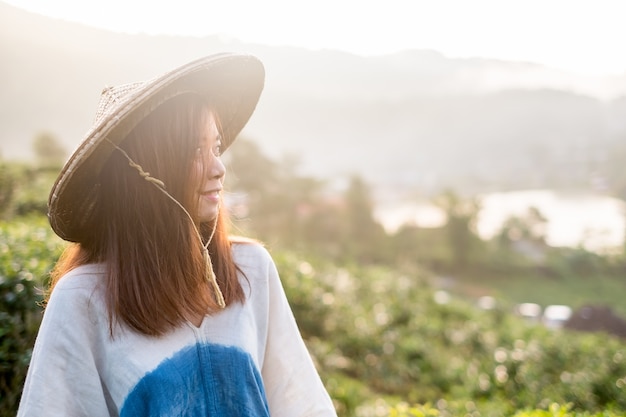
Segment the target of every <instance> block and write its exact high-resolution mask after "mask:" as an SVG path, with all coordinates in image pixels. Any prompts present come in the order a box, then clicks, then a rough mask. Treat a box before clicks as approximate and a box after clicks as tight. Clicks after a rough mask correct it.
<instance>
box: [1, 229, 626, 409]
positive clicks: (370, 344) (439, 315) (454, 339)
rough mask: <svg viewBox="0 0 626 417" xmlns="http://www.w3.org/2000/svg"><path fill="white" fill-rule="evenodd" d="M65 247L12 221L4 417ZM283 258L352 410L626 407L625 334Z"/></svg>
mask: <svg viewBox="0 0 626 417" xmlns="http://www.w3.org/2000/svg"><path fill="white" fill-rule="evenodd" d="M63 246H64V244H63V242H62V241H60V239H58V238H57V237H56V236H55V235H54V234H53V233H52V231H51V230H50V228H49V226H48V225H47V223H46V220H45V218H42V217H32V218H29V219H22V220H16V221H14V222H12V223H6V222H5V223H0V417H4V416H13V415H15V412H16V409H17V404H18V401H19V396H20V393H21V390H22V385H23V382H24V377H25V375H26V370H27V367H28V362H29V360H30V355H31V349H32V347H33V343H34V339H35V335H36V332H37V328H38V326H39V322H40V319H41V312H42V309H41V307H40V306H39V304H38V303H39V302H40V301H41V300H42V292H41V289H42V288H43V287H44V286H45V283H46V280H47V277H48V274H49V271H50V269H51V268H52V266H53V264H54V261H55V260H56V259H57V258H58V256H59V255H60V253H61V250H62V248H63ZM273 254H274V258H275V260H276V263H277V266H278V269H279V271H280V274H281V277H282V280H283V283H284V286H285V290H286V292H287V295H288V297H289V300H290V303H291V305H292V308H293V311H294V314H295V315H296V318H297V320H298V323H299V325H300V328H301V331H302V334H303V336H304V338H305V340H306V343H307V346H308V347H309V349H310V351H311V353H312V356H313V357H314V358H315V360H316V363H317V365H318V369H320V372H321V375H322V378H323V379H324V382H325V384H326V386H327V388H328V390H329V392H330V394H331V397H332V398H333V400H334V402H335V405H336V407H337V410H338V413H339V415H340V416H342V417H344V416H345V417H377V416H398V417H400V416H441V417H452V416H471V417H478V416H482V417H490V416H494V417H495V416H498V417H500V416H515V417H544V416H547V417H553V416H563V417H600V416H604V417H618V416H623V415H626V412H625V411H626V395H625V389H626V343H625V342H624V341H623V340H619V339H616V338H613V337H610V336H608V335H603V334H583V333H570V332H566V331H554V330H549V329H546V328H544V327H543V326H541V325H533V324H529V323H526V322H524V321H522V320H521V319H519V318H517V317H515V316H512V315H510V314H508V313H507V312H505V311H502V310H498V309H495V310H491V311H482V310H479V309H477V308H476V307H475V306H473V305H471V304H468V303H466V302H464V301H462V300H459V299H455V298H451V299H449V300H448V299H446V297H442V296H441V294H437V292H436V291H435V290H434V289H433V288H432V287H431V286H430V284H429V282H430V281H429V277H428V275H427V274H426V273H425V272H424V271H421V270H407V271H398V270H397V269H391V268H385V267H372V266H366V265H359V264H354V265H344V266H343V267H341V268H339V267H337V266H336V265H334V264H331V263H326V262H325V261H320V260H312V259H309V258H307V257H303V256H300V255H297V254H295V253H294V252H290V251H273ZM409 404H413V405H409Z"/></svg>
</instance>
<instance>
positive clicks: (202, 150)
mask: <svg viewBox="0 0 626 417" xmlns="http://www.w3.org/2000/svg"><path fill="white" fill-rule="evenodd" d="M221 145H222V142H221V135H220V132H219V129H218V127H217V122H216V120H215V116H214V115H213V113H212V112H209V114H208V117H207V119H206V129H205V133H204V135H203V136H202V138H201V140H200V144H199V145H198V149H196V155H195V161H194V164H193V178H194V180H195V181H194V182H195V183H196V184H198V187H197V188H196V194H197V198H198V219H199V220H200V222H209V221H212V220H214V219H215V218H216V217H217V214H218V211H219V204H220V199H221V192H222V184H223V182H224V175H225V173H226V170H225V167H224V164H223V163H222V160H221V158H220V152H221V149H220V148H221Z"/></svg>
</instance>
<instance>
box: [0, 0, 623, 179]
mask: <svg viewBox="0 0 626 417" xmlns="http://www.w3.org/2000/svg"><path fill="white" fill-rule="evenodd" d="M228 50H229V51H233V52H247V53H252V54H255V55H257V56H259V57H260V58H261V60H262V61H263V62H264V64H265V66H266V73H267V78H266V87H265V91H264V93H263V96H262V98H261V101H260V102H259V105H258V107H257V111H256V112H255V115H254V116H253V117H252V119H251V120H250V123H249V124H248V126H246V128H245V129H244V131H243V133H242V135H243V136H246V137H248V138H250V139H252V140H255V141H258V142H259V143H260V144H261V146H262V149H263V150H264V151H265V152H266V153H267V154H268V155H269V156H271V157H273V158H280V157H281V156H283V155H285V154H293V155H297V156H298V158H299V159H300V161H301V163H302V167H301V169H302V171H303V172H305V173H308V174H311V175H315V176H319V177H322V178H333V177H337V176H345V175H350V174H355V173H356V174H359V175H362V176H363V177H364V178H366V179H367V180H368V181H371V182H373V183H374V184H375V185H376V186H379V187H390V186H403V187H407V188H421V189H424V190H434V189H440V188H441V187H444V186H459V187H460V186H465V187H468V186H470V183H471V184H474V185H476V184H482V186H505V185H506V186H514V185H516V183H517V182H520V183H521V182H525V183H527V184H528V185H531V184H533V182H534V183H537V185H541V182H542V181H544V180H545V178H547V177H548V176H550V175H552V176H553V175H555V174H554V172H553V171H554V170H555V169H559V168H561V169H565V168H563V167H570V165H571V164H570V163H569V162H568V161H567V159H568V158H567V157H566V156H564V155H563V152H566V153H567V152H579V153H581V152H582V153H586V154H588V158H591V160H592V162H593V163H596V162H597V163H599V162H598V161H600V160H601V159H602V154H603V153H606V152H608V151H607V149H608V146H610V144H611V143H613V142H615V141H617V140H618V139H617V138H619V137H622V136H623V135H624V134H625V132H626V98H625V96H622V97H620V94H622V95H623V94H624V92H625V91H626V74H624V76H623V77H609V78H603V79H602V80H599V79H594V80H592V81H593V82H595V83H596V84H597V83H606V85H607V86H608V85H612V86H615V88H614V93H613V95H614V97H613V98H611V99H607V98H606V97H605V96H603V95H602V93H601V92H598V93H596V95H595V96H592V95H591V94H590V93H589V91H591V90H590V88H591V87H589V85H591V84H593V83H591V84H589V82H590V80H589V79H587V78H585V79H583V81H585V80H586V81H587V82H588V84H587V85H586V86H585V84H584V83H583V84H577V85H581V86H582V87H578V90H571V89H570V87H569V86H571V85H573V84H575V83H576V82H578V81H580V79H581V78H580V77H577V76H574V75H572V74H566V73H564V72H563V71H558V70H553V69H548V68H545V67H542V66H541V65H538V64H534V63H528V62H508V61H500V60H489V59H485V58H464V59H451V58H447V57H445V56H444V55H443V54H441V53H439V52H437V51H433V50H410V51H404V52H399V53H396V54H389V55H381V56H375V57H363V56H358V55H354V54H349V53H346V52H341V51H335V50H308V49H303V48H296V47H282V46H281V47H277V46H265V45H259V44H250V43H243V42H240V41H238V40H235V39H226V38H224V37H220V36H217V35H215V36H207V37H202V38H193V37H177V36H151V35H145V34H138V35H128V34H121V33H116V32H109V31H105V30H102V29H95V28H91V27H88V26H84V25H81V24H78V23H72V22H67V21H61V20H56V19H50V18H47V17H43V16H39V15H36V14H33V13H29V12H25V11H23V10H20V9H17V8H14V7H13V6H9V5H7V4H6V3H2V2H0V53H1V54H2V56H3V57H6V61H5V62H8V63H9V64H8V65H2V66H1V67H0V89H2V91H3V94H2V96H1V98H0V151H1V155H3V156H4V157H5V158H22V159H26V158H30V157H31V156H30V143H31V142H32V139H33V137H34V136H35V135H36V134H37V133H39V132H41V131H49V132H51V133H52V134H54V135H56V136H57V137H59V139H60V141H61V142H62V143H63V144H64V146H66V147H67V149H68V150H72V149H74V147H75V146H76V145H77V144H78V143H79V141H80V140H81V138H82V137H83V135H84V133H85V132H86V131H87V130H88V128H89V126H90V124H91V122H92V121H93V116H94V114H95V109H96V106H97V102H98V95H99V92H100V91H101V89H102V88H103V87H104V86H106V85H114V84H120V83H126V82H132V81H138V80H142V79H146V78H151V77H153V76H155V75H158V74H159V73H161V72H163V71H166V70H168V69H171V68H172V67H174V66H176V65H180V64H183V63H185V62H187V61H190V60H192V59H195V58H197V57H199V56H202V55H206V54H210V53H214V52H222V51H228ZM577 80H578V81H577ZM622 86H625V87H624V88H623V89H621V88H622ZM606 89H608V87H607V88H606ZM577 149H583V150H584V151H580V150H577ZM383 151H384V152H383ZM537 158H539V159H541V160H542V162H541V164H542V165H541V170H549V171H550V172H549V173H543V174H541V175H539V176H538V174H537V166H538V165H537V164H538V162H537ZM588 162H589V161H587V162H586V163H587V164H588ZM550 164H552V165H553V167H552V168H550V167H549V166H548V165H550ZM544 165H545V166H544ZM581 169H582V168H581ZM520 173H524V175H522V176H523V177H524V178H526V179H525V181H520V178H519V177H520V176H521V175H520ZM576 175H581V176H583V175H585V174H584V173H577V174H576ZM529 176H530V177H533V176H534V177H535V178H534V179H533V178H530V177H529ZM544 177H545V178H544ZM529 178H530V179H529Z"/></svg>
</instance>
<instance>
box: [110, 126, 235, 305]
mask: <svg viewBox="0 0 626 417" xmlns="http://www.w3.org/2000/svg"><path fill="white" fill-rule="evenodd" d="M106 140H107V142H109V143H110V144H111V145H112V146H113V147H114V148H115V149H117V150H118V151H120V152H121V153H122V155H124V157H125V158H126V159H128V165H130V166H131V167H132V168H135V169H136V170H137V171H138V172H139V175H140V176H141V177H142V178H143V179H144V180H146V181H148V182H149V183H151V184H153V185H154V186H155V187H156V188H157V189H158V190H159V191H161V192H162V193H163V194H165V195H166V196H167V197H168V198H169V199H170V200H172V201H173V202H174V203H176V205H177V206H178V207H180V208H181V210H182V211H183V212H184V213H185V214H186V215H187V217H188V218H189V221H191V224H192V225H193V228H194V230H195V232H196V236H197V237H198V240H199V241H200V245H201V246H202V257H203V259H204V264H205V269H206V276H207V279H208V281H209V283H210V284H211V286H212V287H213V294H214V296H215V301H217V304H218V305H219V306H220V308H225V307H226V302H225V301H224V295H223V294H222V290H221V289H220V287H219V285H218V284H217V277H216V276H215V272H214V271H213V262H212V261H211V256H209V243H210V242H211V240H212V239H213V235H215V229H216V228H217V219H216V221H215V222H213V227H212V229H211V234H210V236H209V239H208V240H207V241H206V243H203V242H202V235H201V234H200V230H199V229H198V226H197V225H196V222H194V221H193V218H192V217H191V214H189V212H188V211H187V209H186V208H185V207H183V205H182V204H181V203H180V202H179V201H178V200H176V199H175V198H174V197H172V195H171V194H170V193H168V192H167V190H166V189H165V184H164V183H163V181H161V180H160V179H158V178H154V177H152V176H151V175H150V173H149V172H146V171H144V169H143V168H142V166H141V165H139V164H137V163H136V162H135V161H133V160H132V158H131V157H130V156H129V155H128V154H127V153H126V151H125V150H124V149H122V148H120V147H119V146H117V145H116V144H115V143H113V142H111V141H110V140H109V139H108V138H107V139H106Z"/></svg>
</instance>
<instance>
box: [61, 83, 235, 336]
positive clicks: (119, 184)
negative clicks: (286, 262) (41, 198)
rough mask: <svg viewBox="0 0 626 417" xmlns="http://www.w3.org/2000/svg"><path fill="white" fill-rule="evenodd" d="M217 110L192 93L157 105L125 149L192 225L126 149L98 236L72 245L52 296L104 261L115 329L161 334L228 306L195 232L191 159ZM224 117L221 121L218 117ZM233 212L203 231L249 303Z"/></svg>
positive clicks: (225, 281)
mask: <svg viewBox="0 0 626 417" xmlns="http://www.w3.org/2000/svg"><path fill="white" fill-rule="evenodd" d="M209 114H210V105H209V104H208V102H207V101H206V100H205V99H204V98H203V97H201V96H199V95H196V94H185V95H181V96H178V97H176V98H173V99H170V100H168V101H167V102H165V103H164V104H162V105H160V106H159V107H157V108H156V109H155V110H154V111H153V112H152V113H150V114H149V115H148V116H147V117H146V118H145V119H143V121H142V122H141V123H140V124H139V125H138V126H137V127H135V128H134V129H133V130H132V131H131V132H130V134H129V135H128V136H127V138H126V139H125V140H124V141H123V142H122V144H121V145H120V147H121V148H123V149H124V150H125V151H126V153H127V154H128V156H130V158H132V160H133V161H134V162H136V163H137V164H139V165H140V166H141V167H142V168H143V170H144V171H145V172H148V173H150V176H151V177H154V178H157V179H159V180H161V181H163V183H164V184H165V187H166V188H165V189H166V191H167V192H168V193H169V194H170V195H171V196H172V197H174V198H175V199H176V200H177V201H178V202H180V203H181V204H182V205H183V206H184V207H185V209H187V211H188V213H189V214H190V215H191V218H190V217H189V216H187V215H186V214H185V212H184V211H183V210H182V209H181V208H180V207H179V206H178V205H177V204H175V203H174V202H173V201H171V200H170V199H169V198H168V197H167V196H166V195H165V194H164V193H163V191H161V190H159V189H158V188H157V187H156V186H155V185H154V184H151V183H150V182H148V181H146V180H145V179H144V178H143V177H142V176H140V175H139V172H138V171H137V170H136V168H133V167H131V166H130V165H129V161H128V159H126V157H125V156H124V155H123V154H122V152H120V151H119V150H116V151H113V154H112V155H111V157H110V158H109V160H108V161H107V163H106V165H105V166H104V168H103V169H102V173H101V175H100V183H99V184H98V186H97V187H98V202H97V206H96V210H95V214H94V216H93V219H94V220H93V221H92V224H91V228H92V230H93V233H92V234H91V235H90V236H91V237H89V238H85V239H84V240H83V241H81V242H80V243H79V244H77V245H71V246H70V247H68V249H67V250H66V252H65V253H64V254H63V256H62V257H61V259H60V260H59V262H58V263H57V266H56V268H55V270H54V271H53V274H52V280H51V286H50V293H51V292H52V290H53V288H54V285H56V283H57V282H58V280H59V279H60V278H61V276H62V275H63V274H65V273H67V272H68V271H69V270H71V269H73V268H75V267H77V266H79V265H83V264H86V263H92V262H104V263H105V264H106V265H107V267H108V268H107V271H108V272H107V274H106V282H105V287H106V293H105V294H106V295H105V297H106V304H107V307H108V315H109V323H110V330H111V333H113V326H114V323H115V322H116V320H118V321H121V322H123V323H125V324H127V325H128V326H130V327H131V328H133V329H135V330H137V331H139V332H141V333H143V334H146V335H155V336H156V335H161V334H164V333H165V332H167V331H168V330H170V329H172V328H174V327H176V326H178V325H180V324H181V323H183V322H185V321H187V320H190V319H192V318H195V317H203V316H204V315H205V314H207V313H208V314H210V313H214V312H216V311H218V310H219V309H220V307H219V306H218V304H217V300H216V299H215V297H214V293H213V291H212V288H211V286H210V284H209V283H208V281H207V276H206V269H205V262H204V259H203V258H202V242H201V241H200V240H199V239H198V237H197V233H196V230H195V229H194V222H195V221H196V220H194V221H193V222H192V219H196V218H197V216H196V212H197V194H196V193H195V191H196V187H197V186H196V185H195V184H194V181H192V179H191V167H192V161H193V159H194V156H195V152H196V149H197V147H198V144H199V142H200V139H201V138H202V137H203V135H205V134H206V132H205V129H206V124H207V123H206V121H207V117H208V115H209ZM215 117H217V115H215ZM225 215H226V210H224V209H223V208H220V215H219V216H218V217H217V219H216V220H214V222H216V223H215V224H203V225H199V224H196V226H197V227H198V228H199V230H200V231H201V233H202V235H203V238H204V239H209V238H210V235H211V232H212V231H213V229H215V232H214V234H213V237H212V239H211V241H210V243H209V253H210V255H211V260H212V263H213V270H214V272H215V274H216V276H217V281H218V284H219V286H220V288H221V290H222V293H223V295H224V300H225V302H226V305H230V304H232V303H235V302H243V301H244V299H245V297H244V293H243V289H242V287H241V284H240V283H239V280H238V278H237V267H236V265H235V263H234V261H233V258H232V253H231V243H230V240H229V235H228V230H227V222H226V221H225Z"/></svg>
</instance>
